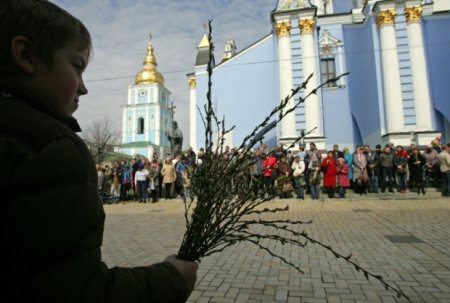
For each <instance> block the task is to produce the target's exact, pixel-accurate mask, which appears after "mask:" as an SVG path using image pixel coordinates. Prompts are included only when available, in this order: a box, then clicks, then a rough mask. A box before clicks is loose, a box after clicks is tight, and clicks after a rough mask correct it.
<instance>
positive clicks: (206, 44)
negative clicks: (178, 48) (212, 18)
mask: <svg viewBox="0 0 450 303" xmlns="http://www.w3.org/2000/svg"><path fill="white" fill-rule="evenodd" d="M202 47H209V41H208V37H207V36H206V34H205V35H203V38H202V41H200V44H199V45H198V46H197V48H202Z"/></svg>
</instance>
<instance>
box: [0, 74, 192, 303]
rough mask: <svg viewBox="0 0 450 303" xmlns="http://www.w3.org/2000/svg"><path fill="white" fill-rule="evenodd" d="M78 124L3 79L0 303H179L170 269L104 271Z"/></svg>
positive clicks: (90, 171)
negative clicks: (78, 134) (0, 278)
mask: <svg viewBox="0 0 450 303" xmlns="http://www.w3.org/2000/svg"><path fill="white" fill-rule="evenodd" d="M79 130H80V129H79V126H78V124H77V122H76V120H75V119H73V118H71V117H66V116H61V115H58V114H56V113H54V112H52V111H51V110H49V108H48V107H46V105H45V103H44V102H42V101H38V100H36V99H34V98H32V97H30V96H29V95H28V94H26V93H25V92H23V91H20V90H18V89H14V88H13V87H12V86H11V85H6V83H5V82H4V81H0V167H2V173H1V174H0V197H1V203H0V205H1V210H0V212H1V239H0V241H1V243H2V247H3V249H1V250H0V251H1V260H2V263H3V266H2V277H3V281H4V282H2V283H1V284H0V285H1V286H0V301H1V302H97V303H99V302H184V301H185V300H186V297H187V289H186V285H185V283H184V280H183V278H182V277H181V275H180V274H179V272H178V271H177V270H176V268H175V267H174V266H172V265H171V264H170V263H167V262H163V263H159V264H155V265H152V266H147V267H138V268H119V267H116V268H112V269H108V268H107V266H106V264H104V263H103V262H102V261H101V253H100V247H101V245H102V238H103V228H104V220H105V213H104V210H103V206H102V205H101V204H100V203H99V199H98V193H97V174H96V171H95V165H94V161H93V159H92V156H91V155H90V153H89V151H88V149H87V148H86V146H85V144H84V142H83V141H82V140H81V139H80V138H79V137H78V136H77V135H76V134H75V131H79Z"/></svg>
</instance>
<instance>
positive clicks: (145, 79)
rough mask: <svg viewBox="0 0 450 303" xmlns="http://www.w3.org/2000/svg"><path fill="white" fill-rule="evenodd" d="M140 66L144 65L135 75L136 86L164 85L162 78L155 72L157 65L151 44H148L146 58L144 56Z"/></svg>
mask: <svg viewBox="0 0 450 303" xmlns="http://www.w3.org/2000/svg"><path fill="white" fill-rule="evenodd" d="M142 65H144V68H143V69H142V70H141V71H140V72H138V73H137V75H136V78H135V83H136V84H149V83H159V84H161V85H164V77H163V76H162V75H161V73H160V72H158V71H157V70H156V66H157V64H156V59H155V55H154V54H153V46H152V43H151V42H150V43H149V44H148V47H147V56H145V59H144V62H143V63H142Z"/></svg>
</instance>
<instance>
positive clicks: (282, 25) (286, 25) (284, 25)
mask: <svg viewBox="0 0 450 303" xmlns="http://www.w3.org/2000/svg"><path fill="white" fill-rule="evenodd" d="M275 30H276V33H277V36H278V37H284V36H289V35H290V34H291V22H290V21H283V22H277V25H276V26H275Z"/></svg>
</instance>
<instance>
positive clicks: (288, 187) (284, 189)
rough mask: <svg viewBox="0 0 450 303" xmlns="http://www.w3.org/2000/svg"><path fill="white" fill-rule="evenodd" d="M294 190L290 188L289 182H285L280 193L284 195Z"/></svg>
mask: <svg viewBox="0 0 450 303" xmlns="http://www.w3.org/2000/svg"><path fill="white" fill-rule="evenodd" d="M293 190H294V187H293V186H292V183H291V182H290V181H289V182H285V183H284V184H283V188H282V191H283V192H284V193H286V192H288V191H293Z"/></svg>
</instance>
